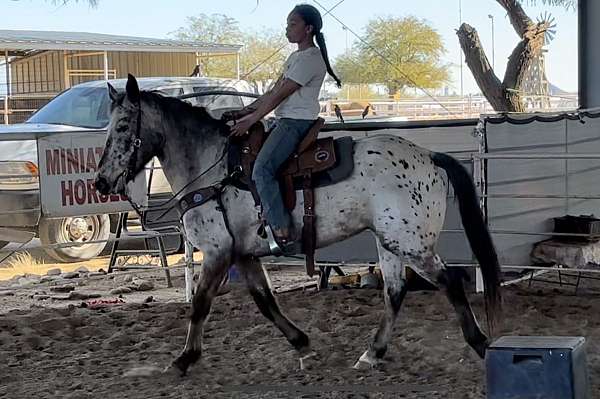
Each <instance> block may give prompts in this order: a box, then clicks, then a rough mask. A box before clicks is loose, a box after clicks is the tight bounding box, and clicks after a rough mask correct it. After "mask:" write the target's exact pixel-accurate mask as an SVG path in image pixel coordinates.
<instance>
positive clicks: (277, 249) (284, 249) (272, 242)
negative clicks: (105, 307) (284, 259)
mask: <svg viewBox="0 0 600 399" xmlns="http://www.w3.org/2000/svg"><path fill="white" fill-rule="evenodd" d="M265 230H266V232H267V239H268V240H269V250H270V251H271V254H273V255H275V256H283V255H296V254H298V253H300V251H301V248H300V244H299V243H298V242H297V241H290V242H288V243H285V244H284V245H282V244H280V243H278V242H277V240H276V239H275V235H274V234H273V230H271V226H269V225H268V224H266V225H265Z"/></svg>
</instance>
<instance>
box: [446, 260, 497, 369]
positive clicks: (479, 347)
mask: <svg viewBox="0 0 600 399" xmlns="http://www.w3.org/2000/svg"><path fill="white" fill-rule="evenodd" d="M465 277H466V273H465V271H464V270H463V269H461V268H456V267H444V268H443V269H442V270H441V271H440V272H439V275H438V278H437V281H438V282H439V283H440V284H441V285H442V286H443V287H444V291H445V293H446V297H447V298H448V300H449V301H450V303H451V304H452V306H453V307H454V310H455V311H456V314H457V316H458V320H459V322H460V327H461V329H462V332H463V336H464V337H465V341H467V343H468V344H469V345H470V346H471V347H472V348H473V349H474V350H475V352H477V354H478V355H479V356H480V357H481V358H482V359H483V358H484V357H485V351H486V350H487V347H488V346H489V340H488V338H487V337H486V335H485V334H484V333H483V332H482V331H481V328H480V327H479V324H478V323H477V319H475V315H474V314H473V310H472V309H471V305H470V304H469V301H468V300H467V295H466V293H465V288H464V285H463V278H465Z"/></svg>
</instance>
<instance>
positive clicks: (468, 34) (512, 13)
mask: <svg viewBox="0 0 600 399" xmlns="http://www.w3.org/2000/svg"><path fill="white" fill-rule="evenodd" d="M496 2H497V3H498V4H500V6H502V8H504V9H505V10H506V12H507V13H508V16H509V18H510V23H511V24H512V26H513V28H514V29H515V31H516V32H517V34H518V35H519V37H520V38H521V41H520V42H519V43H518V44H517V46H516V47H515V48H514V50H513V51H512V53H511V55H510V57H509V59H508V64H507V66H506V72H505V74H504V78H503V80H502V81H500V79H499V78H498V77H497V76H496V74H495V73H494V71H493V70H492V68H491V66H490V63H489V61H488V58H487V56H486V54H485V51H484V50H483V47H482V46H481V41H480V40H479V35H478V34H477V31H476V30H475V28H473V27H472V26H470V25H469V24H467V23H463V24H462V25H461V27H460V28H459V29H458V31H457V32H456V34H457V35H458V39H459V41H460V46H461V48H462V50H463V52H464V54H465V61H466V63H467V65H468V67H469V69H470V70H471V72H472V73H473V76H474V77H475V81H476V82H477V85H478V86H479V88H480V89H481V91H482V93H483V95H484V96H485V97H486V98H487V100H488V101H489V102H490V104H491V105H492V107H493V108H494V110H496V111H499V112H523V111H525V107H524V103H523V101H522V98H521V93H522V91H521V87H522V84H523V80H524V78H525V74H526V72H527V70H528V68H529V66H530V65H531V63H532V61H533V60H534V59H535V57H537V56H539V55H540V53H541V51H542V47H543V46H544V44H545V36H546V32H547V30H548V29H549V28H550V23H549V21H540V22H537V23H536V22H533V21H532V20H531V19H530V18H529V17H528V16H527V14H526V13H525V11H524V10H523V7H522V6H521V2H520V1H518V0H496ZM537 2H538V1H537V0H528V1H527V3H530V4H536V3H537ZM540 2H541V3H543V4H547V5H551V6H562V7H567V8H571V7H573V8H574V7H575V6H576V4H577V2H576V1H571V0H540Z"/></svg>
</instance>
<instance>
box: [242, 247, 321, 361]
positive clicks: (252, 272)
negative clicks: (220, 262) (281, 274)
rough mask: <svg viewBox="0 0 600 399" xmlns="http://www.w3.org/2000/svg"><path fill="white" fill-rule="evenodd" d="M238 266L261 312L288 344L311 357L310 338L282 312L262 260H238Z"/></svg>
mask: <svg viewBox="0 0 600 399" xmlns="http://www.w3.org/2000/svg"><path fill="white" fill-rule="evenodd" d="M236 265H237V266H238V268H239V269H240V271H241V273H242V275H243V276H244V278H245V280H246V284H247V286H248V290H249V291H250V295H252V298H253V299H254V302H256V305H257V306H258V309H259V310H260V312H261V313H262V314H263V315H264V316H265V317H266V318H267V319H269V320H271V321H272V322H273V324H275V325H276V326H277V328H279V330H281V332H282V333H283V335H284V336H285V338H286V339H287V340H288V342H289V343H290V344H292V346H293V347H294V348H295V349H296V350H297V351H299V352H300V354H301V356H307V355H309V354H310V353H311V350H310V340H309V339H308V336H307V335H306V334H305V333H304V332H303V331H302V330H300V329H299V328H298V327H297V326H296V325H295V324H294V323H292V322H291V321H290V319H288V318H287V317H286V316H285V315H284V314H283V313H282V312H281V310H280V308H279V305H278V304H277V300H276V299H275V297H274V296H273V292H272V291H271V284H270V283H269V277H268V275H267V272H266V271H265V269H264V267H263V266H262V264H261V263H260V260H258V259H256V258H253V257H247V258H243V259H240V260H238V261H237V262H236ZM301 363H302V362H301ZM301 366H302V364H301Z"/></svg>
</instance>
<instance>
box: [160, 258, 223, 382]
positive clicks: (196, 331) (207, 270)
mask: <svg viewBox="0 0 600 399" xmlns="http://www.w3.org/2000/svg"><path fill="white" fill-rule="evenodd" d="M229 265H230V262H229V257H223V258H222V259H219V261H214V262H210V261H206V259H205V262H203V264H202V267H201V268H200V275H199V278H198V282H197V283H196V292H195V294H194V297H193V298H192V309H191V310H192V311H191V316H190V322H189V325H188V333H187V337H186V341H185V347H184V349H183V352H182V353H181V355H179V357H178V358H177V359H175V360H174V361H173V363H172V365H171V366H172V367H173V368H175V369H176V370H177V371H178V372H179V373H180V374H181V375H185V374H186V372H187V369H188V368H189V366H191V365H192V364H194V363H196V362H197V361H198V360H199V359H200V356H201V354H202V332H203V328H204V322H205V321H206V318H207V317H208V314H209V313H210V307H211V305H212V301H213V299H214V297H215V296H216V295H217V292H218V290H219V286H220V285H221V282H222V281H223V278H224V277H225V274H226V273H227V270H228V269H229Z"/></svg>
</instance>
